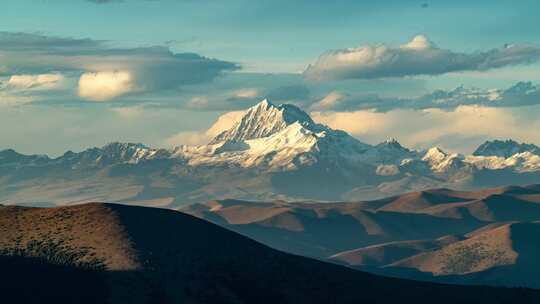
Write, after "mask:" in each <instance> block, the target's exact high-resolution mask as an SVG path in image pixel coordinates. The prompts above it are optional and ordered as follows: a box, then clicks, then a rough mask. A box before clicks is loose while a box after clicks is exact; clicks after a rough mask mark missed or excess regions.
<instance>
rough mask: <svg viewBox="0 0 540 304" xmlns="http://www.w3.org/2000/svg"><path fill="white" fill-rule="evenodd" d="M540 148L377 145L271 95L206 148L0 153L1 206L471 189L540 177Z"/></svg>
mask: <svg viewBox="0 0 540 304" xmlns="http://www.w3.org/2000/svg"><path fill="white" fill-rule="evenodd" d="M539 151H540V148H539V147H537V146H535V145H532V144H520V143H517V142H515V141H512V140H507V141H498V140H495V141H488V142H486V143H484V144H482V145H481V146H480V147H479V148H478V149H477V150H476V151H475V152H474V153H473V155H461V154H456V153H447V152H445V151H443V150H441V149H439V148H437V147H433V148H431V149H428V150H426V151H415V150H410V149H407V148H405V147H403V146H402V145H400V144H399V142H397V141H396V140H388V141H385V142H383V143H380V144H378V145H368V144H365V143H362V142H360V141H359V140H357V139H356V138H354V137H352V136H350V135H349V134H347V133H346V132H343V131H340V130H333V129H331V128H329V127H327V126H324V125H321V124H317V123H315V122H314V121H313V120H312V119H311V118H310V117H309V115H308V114H306V113H305V112H304V111H302V110H301V109H299V108H298V107H296V106H293V105H274V104H272V103H271V102H270V101H268V100H263V101H261V102H260V103H259V104H257V105H255V106H253V107H251V108H249V109H247V110H246V111H244V113H243V116H242V117H241V118H239V119H238V121H236V123H235V124H234V125H233V126H232V127H231V128H230V129H228V130H223V132H222V133H220V134H219V135H217V136H216V137H215V138H214V139H212V140H211V141H210V142H209V144H207V145H202V146H179V147H177V148H174V149H170V150H169V149H152V148H148V147H146V146H144V145H142V144H132V143H112V144H108V145H106V146H104V147H102V148H91V149H88V150H85V151H82V152H79V153H74V152H71V151H69V152H66V153H65V154H64V155H62V156H60V157H58V158H49V157H47V156H42V155H22V154H19V153H17V152H15V151H13V150H3V151H0V203H3V204H15V203H17V204H31V205H41V206H47V205H63V204H71V203H74V202H90V201H107V202H124V203H130V204H139V205H147V206H164V207H168V208H178V207H181V206H182V205H185V204H189V203H200V202H205V201H208V200H215V199H224V198H235V199H246V200H274V199H286V200H295V201H297V200H321V201H324V200H347V201H351V200H367V199H378V198H382V197H386V196H390V195H396V194H400V193H404V192H407V191H419V190H424V189H429V188H440V187H446V188H452V189H460V190H474V189H480V188H484V187H494V186H503V185H508V184H518V185H524V184H531V183H535V182H538V181H540V156H539V155H540V152H539Z"/></svg>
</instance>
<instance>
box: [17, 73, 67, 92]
mask: <svg viewBox="0 0 540 304" xmlns="http://www.w3.org/2000/svg"><path fill="white" fill-rule="evenodd" d="M64 81H65V77H64V76H63V75H61V74H39V75H12V76H11V77H10V78H9V80H8V81H7V85H8V86H9V87H11V88H15V89H35V90H54V89H60V88H61V87H62V86H63V83H64Z"/></svg>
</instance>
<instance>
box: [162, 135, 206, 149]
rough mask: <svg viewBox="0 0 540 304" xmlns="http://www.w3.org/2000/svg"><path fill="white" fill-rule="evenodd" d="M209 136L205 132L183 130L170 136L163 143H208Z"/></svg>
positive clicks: (168, 145) (175, 145) (173, 145)
mask: <svg viewBox="0 0 540 304" xmlns="http://www.w3.org/2000/svg"><path fill="white" fill-rule="evenodd" d="M208 140H209V138H208V137H206V134H205V133H204V132H199V131H182V132H178V133H176V134H174V135H172V136H170V137H168V138H166V139H165V140H164V141H163V143H164V145H165V146H167V147H178V146H180V145H188V146H198V145H203V144H207V143H208Z"/></svg>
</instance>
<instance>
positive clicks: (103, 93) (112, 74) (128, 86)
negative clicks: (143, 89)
mask: <svg viewBox="0 0 540 304" xmlns="http://www.w3.org/2000/svg"><path fill="white" fill-rule="evenodd" d="M136 90H137V87H136V86H135V84H134V81H133V76H132V75H131V73H130V72H128V71H106V72H96V73H84V74H82V75H81V77H80V78H79V96H80V97H82V98H85V99H88V100H92V101H107V100H110V99H113V98H115V97H118V96H121V95H125V94H128V93H131V92H134V91H136Z"/></svg>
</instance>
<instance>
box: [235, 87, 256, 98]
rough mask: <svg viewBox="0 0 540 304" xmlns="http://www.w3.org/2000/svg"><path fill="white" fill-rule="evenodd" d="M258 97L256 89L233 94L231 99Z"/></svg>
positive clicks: (242, 90)
mask: <svg viewBox="0 0 540 304" xmlns="http://www.w3.org/2000/svg"><path fill="white" fill-rule="evenodd" d="M257 96H259V91H258V90H257V89H241V90H238V91H236V92H234V93H233V97H236V98H255V97H257Z"/></svg>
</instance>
